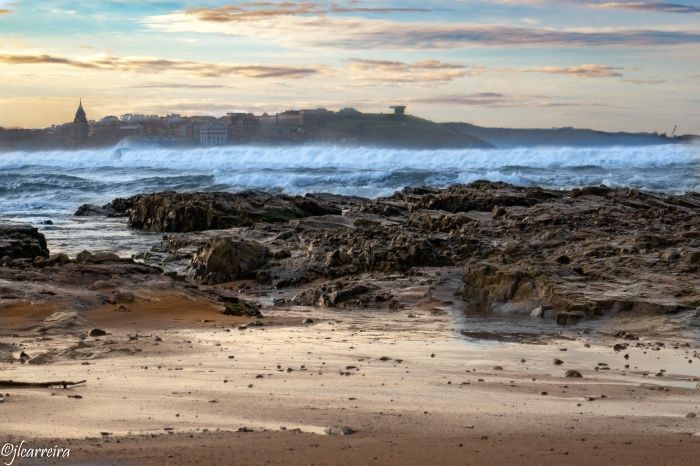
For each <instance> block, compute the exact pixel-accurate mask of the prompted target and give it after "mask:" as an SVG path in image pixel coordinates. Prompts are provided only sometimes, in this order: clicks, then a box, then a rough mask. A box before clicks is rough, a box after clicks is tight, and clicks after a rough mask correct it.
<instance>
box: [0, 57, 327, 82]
mask: <svg viewBox="0 0 700 466" xmlns="http://www.w3.org/2000/svg"><path fill="white" fill-rule="evenodd" d="M0 63H6V64H10V65H38V64H58V65H66V66H72V67H76V68H85V69H95V70H112V71H127V72H136V73H158V72H163V71H176V72H191V73H193V74H197V75H199V76H204V77H221V76H227V75H238V76H242V77H245V78H279V77H287V78H299V77H303V76H308V75H314V74H318V73H320V72H321V71H322V67H319V66H307V67H294V66H286V65H257V64H223V63H208V62H198V61H188V60H166V59H160V58H148V57H147V58H139V57H125V58H122V57H114V56H104V57H97V58H92V59H89V60H77V59H72V58H67V57H60V56H53V55H46V54H41V55H7V54H6V55H0Z"/></svg>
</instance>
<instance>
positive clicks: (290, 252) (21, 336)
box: [0, 182, 700, 464]
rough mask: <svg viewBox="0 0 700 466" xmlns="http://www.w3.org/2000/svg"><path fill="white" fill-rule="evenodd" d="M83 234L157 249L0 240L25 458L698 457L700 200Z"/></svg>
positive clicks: (510, 204)
mask: <svg viewBox="0 0 700 466" xmlns="http://www.w3.org/2000/svg"><path fill="white" fill-rule="evenodd" d="M78 214H79V215H82V216H88V215H99V216H110V217H123V218H124V222H125V223H126V222H128V225H129V226H130V227H131V228H134V229H142V230H148V231H151V232H152V231H158V232H161V233H162V236H161V237H160V239H158V237H157V236H152V235H144V236H146V237H148V238H149V239H150V238H152V241H153V244H152V246H151V247H150V248H148V250H145V251H143V252H142V253H140V254H138V255H137V256H135V257H130V258H125V257H118V256H117V255H115V254H113V253H111V252H100V251H92V252H90V251H83V252H81V253H79V254H77V255H75V257H72V256H71V257H69V256H68V255H66V254H61V253H54V254H51V253H50V252H49V249H50V248H51V244H48V245H47V244H46V241H45V239H44V237H43V235H42V234H41V233H40V232H39V231H37V230H36V229H35V228H33V227H30V226H24V225H11V224H3V225H0V248H2V249H1V250H2V256H1V257H2V260H1V261H0V313H1V315H2V318H3V331H2V333H0V369H2V372H3V373H4V374H6V376H5V377H3V379H7V380H5V381H4V382H3V383H5V384H6V385H5V386H4V387H6V388H3V392H4V395H1V396H0V403H1V405H0V411H2V413H3V416H4V417H3V419H6V420H7V422H6V428H7V432H8V434H7V435H8V436H9V440H10V441H13V440H18V439H21V440H27V441H28V442H29V443H31V444H32V445H40V446H41V445H44V444H49V443H50V444H51V445H54V444H58V445H69V446H70V447H71V448H73V449H74V451H73V452H71V458H74V455H75V458H76V461H86V462H89V461H92V460H96V459H104V455H106V454H109V455H110V457H112V456H113V457H114V458H115V460H116V459H117V458H119V459H120V460H124V461H126V462H130V461H131V462H133V461H137V462H140V463H144V464H162V462H163V458H164V457H168V455H171V456H172V455H174V454H176V455H181V456H182V457H183V458H189V459H191V462H192V464H211V463H213V462H226V461H229V460H230V457H231V456H230V455H231V454H232V453H230V454H229V453H227V452H228V450H227V448H231V449H233V450H232V451H235V452H236V454H237V455H239V457H243V458H250V461H249V462H250V463H251V464H259V463H263V462H269V461H268V460H269V459H273V460H275V461H277V460H278V459H279V458H285V460H287V462H289V463H291V464H294V463H296V464H308V463H309V462H312V461H318V458H319V457H317V453H318V452H320V451H323V453H322V456H321V457H320V458H324V460H323V461H324V462H328V463H333V461H336V460H338V461H336V462H343V463H344V464H368V463H371V462H373V461H375V460H376V459H377V458H379V456H381V457H382V459H383V460H384V462H385V463H387V464H425V462H426V461H427V462H430V461H431V460H433V461H434V457H433V453H432V452H433V451H440V452H443V453H444V454H443V456H441V457H440V458H441V459H440V461H439V462H441V463H445V464H466V463H468V461H466V459H469V460H470V461H471V460H473V462H475V463H478V464H495V463H504V464H505V463H507V464H531V463H532V461H533V458H536V461H537V462H539V463H541V464H561V459H562V458H567V459H568V458H571V459H573V460H576V461H574V462H572V464H600V463H601V462H605V461H608V462H611V461H612V462H614V461H617V462H619V463H620V464H627V463H630V464H632V463H635V464H636V463H638V462H639V461H642V460H644V461H647V462H648V463H649V464H666V463H668V461H671V462H673V463H674V464H692V460H691V459H690V458H695V456H696V452H697V447H698V440H697V439H698V438H700V437H699V436H700V432H698V430H699V428H698V424H697V420H698V417H697V415H698V413H699V412H700V411H699V409H698V406H700V404H699V403H698V401H699V400H700V398H699V396H700V395H699V394H700V391H698V382H699V381H700V373H698V368H697V367H696V366H697V365H698V363H700V359H699V358H700V348H698V345H697V335H698V331H697V329H698V327H699V326H700V320H699V319H700V314H699V313H698V309H699V308H700V273H698V272H699V271H700V270H699V269H700V215H699V214H700V195H698V194H696V193H690V194H686V195H682V196H663V195H656V194H649V193H644V192H639V191H634V190H622V189H610V188H605V187H591V188H585V189H577V190H571V191H549V190H543V189H538V188H523V187H516V186H511V185H507V184H502V183H489V182H477V183H472V184H470V185H459V186H452V187H450V188H447V189H432V188H407V189H404V190H402V191H400V192H397V193H395V194H393V195H392V196H389V197H385V198H378V199H364V198H358V197H346V196H337V195H329V194H314V195H308V196H286V195H281V194H271V193H263V192H255V191H249V192H244V193H236V194H232V193H172V192H164V193H153V194H141V195H137V196H134V197H131V198H126V199H117V200H115V201H114V202H112V203H110V204H107V205H105V206H94V205H86V206H82V207H80V209H79V210H78V212H77V213H76V215H78ZM125 228H126V226H125ZM465 337H466V338H465ZM484 340H498V343H494V342H489V343H485V342H484ZM531 343H536V344H531ZM13 381H14V382H20V385H19V386H13V383H14V382H13ZM50 381H63V382H60V383H59V386H56V385H55V384H56V383H57V382H54V383H53V385H52V384H51V383H50ZM65 381H68V382H65ZM0 382H2V381H0ZM7 384H9V386H8V385H7ZM26 384H29V386H27V385H26ZM32 384H33V385H32ZM37 384H38V385H37ZM47 384H48V385H47ZM66 387H67V388H66ZM504 400H507V401H504ZM29 411H31V412H36V413H45V415H42V416H27V415H26V413H27V412H29ZM56 437H60V438H56ZM341 439H342V440H341ZM407 439H415V440H410V441H409V440H407ZM18 441H19V440H18ZM47 442H48V443H47ZM370 444H371V446H367V447H363V446H362V445H370ZM669 445H673V446H674V448H673V449H672V450H673V453H669V451H670V449H669V448H668V446H669ZM196 446H198V447H197V448H200V450H197V451H198V453H193V452H194V451H195V450H193V448H195V447H196ZM277 447H279V448H281V450H280V452H279V453H274V454H271V455H272V457H271V458H269V459H268V458H266V457H264V456H263V457H261V456H260V454H261V451H264V452H271V451H274V448H277ZM367 448H370V449H371V451H372V454H371V455H374V456H366V455H364V454H363V453H362V452H364V451H365V450H366V449H367ZM151 449H152V450H151ZM427 451H429V452H431V458H427V457H423V456H421V455H422V454H423V453H422V452H427ZM107 452H109V453H107ZM188 452H189V453H188ZM290 452H298V453H299V455H297V456H294V455H292V456H290ZM309 452H311V453H309ZM348 452H351V454H349V453H348ZM352 452H354V453H352ZM319 454H321V453H319ZM441 454H442V453H441ZM188 455H189V456H188ZM240 455H242V456H240ZM669 455H670V456H669ZM694 455H695V456H694ZM650 458H651V459H650ZM669 458H672V459H671V460H669ZM326 459H327V460H328V461H326ZM412 462H413V463H412Z"/></svg>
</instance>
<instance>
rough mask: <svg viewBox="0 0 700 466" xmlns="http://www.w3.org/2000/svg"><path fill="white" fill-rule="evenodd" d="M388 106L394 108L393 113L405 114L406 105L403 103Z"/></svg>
mask: <svg viewBox="0 0 700 466" xmlns="http://www.w3.org/2000/svg"><path fill="white" fill-rule="evenodd" d="M389 108H390V109H392V110H394V115H405V114H406V106H405V105H392V106H391V107H389Z"/></svg>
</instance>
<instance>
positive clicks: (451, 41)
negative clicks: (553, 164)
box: [0, 0, 700, 133]
mask: <svg viewBox="0 0 700 466" xmlns="http://www.w3.org/2000/svg"><path fill="white" fill-rule="evenodd" d="M699 20H700V6H698V3H697V2H696V1H694V0H677V1H676V2H657V1H618V2H610V1H602V0H563V1H553V0H497V1H491V2H483V1H473V0H457V1H446V0H426V1H417V0H408V1H402V2H394V1H389V0H384V1H378V0H365V1H359V0H345V1H337V2H325V1H318V2H288V1H283V2H280V1H265V2H236V1H214V0H185V1H177V0H172V1H169V0H144V1H135V0H110V1H104V2H102V1H100V2H73V1H67V0H43V1H38V0H10V1H8V0H0V83H2V86H1V87H0V126H5V127H29V128H39V127H47V126H50V125H51V124H61V123H66V122H69V121H72V120H73V117H74V113H75V108H76V104H77V102H78V100H79V98H80V97H82V98H83V104H84V106H85V110H86V111H87V113H88V115H89V118H90V119H95V120H99V119H100V118H102V117H105V116H108V115H122V114H125V113H142V114H161V115H164V114H168V113H181V114H183V115H213V116H221V115H224V114H226V113H227V112H239V111H240V112H254V113H262V112H270V113H274V112H278V111H283V110H286V109H303V108H317V107H325V108H331V109H339V108H342V107H355V108H357V109H358V110H361V111H368V112H387V111H388V106H389V105H396V104H406V105H408V106H409V109H410V112H411V113H412V114H416V115H420V116H423V117H425V118H429V119H432V120H435V121H467V122H472V123H475V124H478V125H484V126H503V127H506V126H507V127H544V128H546V127H561V126H575V127H582V128H593V129H600V130H606V131H617V130H626V131H659V132H669V133H670V132H671V131H672V130H673V127H674V125H676V124H677V125H678V132H679V133H700V21H699Z"/></svg>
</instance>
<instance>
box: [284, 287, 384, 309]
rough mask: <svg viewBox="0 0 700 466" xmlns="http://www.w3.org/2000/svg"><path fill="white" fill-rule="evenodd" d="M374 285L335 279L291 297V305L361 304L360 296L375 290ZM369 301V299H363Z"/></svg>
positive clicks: (337, 305)
mask: <svg viewBox="0 0 700 466" xmlns="http://www.w3.org/2000/svg"><path fill="white" fill-rule="evenodd" d="M376 289H377V287H376V285H369V284H364V283H360V282H346V281H335V282H328V283H324V284H323V285H321V286H319V287H315V288H309V289H307V290H305V291H303V292H302V293H301V294H298V295H296V296H295V297H294V298H292V299H291V301H290V304H292V305H293V306H318V307H347V306H357V305H361V304H362V302H361V301H362V297H364V295H366V294H367V293H369V292H370V291H373V290H376ZM364 302H369V300H364Z"/></svg>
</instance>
